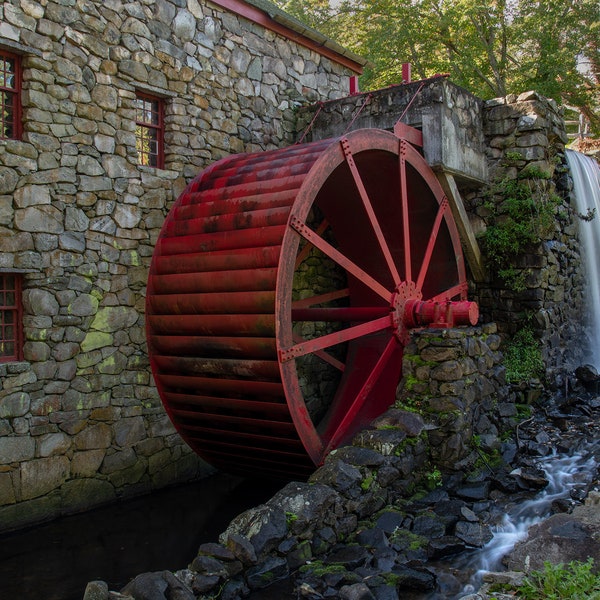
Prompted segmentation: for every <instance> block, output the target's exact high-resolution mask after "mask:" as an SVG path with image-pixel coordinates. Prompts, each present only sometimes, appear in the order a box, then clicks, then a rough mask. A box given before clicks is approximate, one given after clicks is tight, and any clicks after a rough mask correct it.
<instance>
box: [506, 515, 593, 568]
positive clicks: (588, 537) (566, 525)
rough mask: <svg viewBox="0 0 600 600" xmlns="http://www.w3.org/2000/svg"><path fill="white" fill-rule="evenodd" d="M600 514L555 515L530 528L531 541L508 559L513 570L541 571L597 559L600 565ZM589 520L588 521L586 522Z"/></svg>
mask: <svg viewBox="0 0 600 600" xmlns="http://www.w3.org/2000/svg"><path fill="white" fill-rule="evenodd" d="M599 517H600V511H598V508H597V507H592V509H591V510H590V511H589V513H588V515H585V516H584V513H583V512H582V513H580V515H579V518H576V517H575V516H573V515H568V514H557V515H552V516H551V517H550V518H549V519H547V520H546V521H542V522H541V523H539V524H537V525H534V526H533V527H531V528H530V529H529V532H528V535H527V539H526V540H524V541H522V542H519V543H518V544H517V545H516V546H515V548H514V549H513V550H512V552H510V553H509V554H508V555H507V557H506V558H505V559H504V563H505V565H506V567H507V568H508V569H510V570H513V571H527V570H529V569H531V570H541V569H543V568H544V562H545V561H548V562H550V563H552V564H559V563H568V562H571V561H574V560H577V561H582V562H585V561H587V560H588V558H590V557H591V558H593V559H594V561H595V563H596V564H600V562H599V560H600V543H599V542H598V541H597V536H598V535H599V534H600V519H599ZM582 519H585V520H582Z"/></svg>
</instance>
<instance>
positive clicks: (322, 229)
mask: <svg viewBox="0 0 600 600" xmlns="http://www.w3.org/2000/svg"><path fill="white" fill-rule="evenodd" d="M327 227H329V223H328V221H327V219H323V220H322V221H321V223H320V224H319V226H318V227H317V228H316V229H315V232H316V234H317V235H318V236H320V237H322V236H323V234H324V233H325V231H326V230H327ZM312 248H313V245H312V244H310V243H308V244H306V245H305V246H304V248H302V250H300V252H298V256H296V266H295V268H296V269H297V268H298V267H299V266H300V265H301V264H302V262H303V261H304V260H306V258H308V255H309V254H310V251H311V249H312Z"/></svg>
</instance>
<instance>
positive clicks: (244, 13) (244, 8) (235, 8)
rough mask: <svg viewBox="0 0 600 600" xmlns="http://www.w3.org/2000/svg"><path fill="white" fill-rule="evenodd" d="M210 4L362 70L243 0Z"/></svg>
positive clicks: (217, 0) (333, 51)
mask: <svg viewBox="0 0 600 600" xmlns="http://www.w3.org/2000/svg"><path fill="white" fill-rule="evenodd" d="M209 1H210V3H211V4H216V5H217V6H220V7H221V8H225V9H226V10H228V11H230V12H232V13H235V14H236V15H240V16H241V17H244V18H245V19H248V20H249V21H252V22H254V23H257V24H258V25H262V26H263V27H264V28H265V29H270V30H271V31H274V32H275V33H278V34H280V35H282V36H283V37H285V38H287V39H289V40H292V41H294V42H296V43H298V44H300V45H302V46H305V47H306V48H308V49H310V50H314V51H315V52H317V53H319V54H321V55H322V56H324V57H326V58H329V59H330V60H332V61H334V62H337V63H338V64H340V65H342V66H344V67H347V68H348V69H350V70H352V71H354V72H355V73H357V74H358V75H361V74H362V72H363V69H362V65H361V64H360V63H358V62H356V61H354V60H352V59H351V58H349V57H347V56H344V55H343V54H340V53H339V52H336V51H335V50H332V49H331V48H327V47H326V46H323V45H321V44H319V43H317V42H316V41H314V40H311V39H310V38H309V37H307V36H305V35H302V34H300V33H298V32H296V31H294V30H293V29H290V28H289V27H286V26H285V25H282V24H281V23H277V22H276V21H274V20H273V19H272V18H271V17H270V16H269V15H268V14H267V13H265V12H263V11H262V10H260V9H258V8H256V7H254V6H250V5H249V4H247V3H246V2H244V1H243V0H209Z"/></svg>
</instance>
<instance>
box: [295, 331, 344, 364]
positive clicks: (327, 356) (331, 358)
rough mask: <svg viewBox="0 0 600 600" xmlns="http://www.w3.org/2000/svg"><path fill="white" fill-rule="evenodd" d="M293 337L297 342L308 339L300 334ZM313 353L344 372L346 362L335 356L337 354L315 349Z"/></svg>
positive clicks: (300, 342)
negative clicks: (333, 354)
mask: <svg viewBox="0 0 600 600" xmlns="http://www.w3.org/2000/svg"><path fill="white" fill-rule="evenodd" d="M293 338H294V342H295V343H296V344H303V343H305V342H306V340H305V339H304V338H303V337H301V336H299V335H294V336H293ZM313 354H314V355H315V356H318V357H319V358H320V359H321V360H322V361H324V362H326V363H327V364H329V365H331V366H332V367H333V368H335V369H337V370H338V371H340V372H342V373H343V372H344V370H345V369H346V365H345V363H343V362H342V361H341V360H338V359H337V358H335V356H332V355H331V354H329V352H325V351H324V350H315V352H313Z"/></svg>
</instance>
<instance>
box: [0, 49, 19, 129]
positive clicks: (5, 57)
mask: <svg viewBox="0 0 600 600" xmlns="http://www.w3.org/2000/svg"><path fill="white" fill-rule="evenodd" d="M20 136H21V62H20V60H19V57H18V56H17V55H15V54H10V53H9V52H5V51H4V50H2V49H0V139H2V140H10V139H19V138H20Z"/></svg>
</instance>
